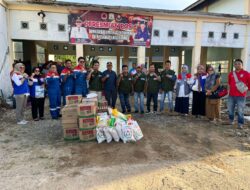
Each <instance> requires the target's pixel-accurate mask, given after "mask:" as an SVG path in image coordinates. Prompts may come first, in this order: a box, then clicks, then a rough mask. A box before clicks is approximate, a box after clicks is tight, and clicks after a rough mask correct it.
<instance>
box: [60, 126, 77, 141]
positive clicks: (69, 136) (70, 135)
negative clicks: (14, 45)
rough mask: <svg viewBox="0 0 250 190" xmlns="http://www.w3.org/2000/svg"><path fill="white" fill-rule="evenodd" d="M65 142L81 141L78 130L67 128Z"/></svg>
mask: <svg viewBox="0 0 250 190" xmlns="http://www.w3.org/2000/svg"><path fill="white" fill-rule="evenodd" d="M63 137H64V140H79V129H78V128H66V129H63Z"/></svg>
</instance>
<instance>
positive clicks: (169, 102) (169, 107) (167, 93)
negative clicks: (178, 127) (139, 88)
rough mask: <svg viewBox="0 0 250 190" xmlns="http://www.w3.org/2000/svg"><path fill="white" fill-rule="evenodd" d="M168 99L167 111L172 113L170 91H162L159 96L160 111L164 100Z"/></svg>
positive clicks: (171, 94) (171, 95) (162, 108)
mask: <svg viewBox="0 0 250 190" xmlns="http://www.w3.org/2000/svg"><path fill="white" fill-rule="evenodd" d="M166 96H167V98H168V109H169V111H173V107H174V106H173V92H172V91H168V92H165V91H163V92H162V94H161V102H160V111H163V110H164V102H165V98H166Z"/></svg>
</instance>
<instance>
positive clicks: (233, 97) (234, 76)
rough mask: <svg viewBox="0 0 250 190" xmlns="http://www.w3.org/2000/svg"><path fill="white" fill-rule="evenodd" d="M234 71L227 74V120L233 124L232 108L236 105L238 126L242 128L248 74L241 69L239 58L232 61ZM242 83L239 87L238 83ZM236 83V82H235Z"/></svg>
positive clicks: (249, 77) (248, 85) (249, 78)
mask: <svg viewBox="0 0 250 190" xmlns="http://www.w3.org/2000/svg"><path fill="white" fill-rule="evenodd" d="M234 68H235V71H232V72H230V73H229V75H228V85H229V97H228V112H229V122H230V124H231V125H233V124H234V114H235V112H234V109H235V106H236V105H237V111H238V128H239V129H242V128H243V125H244V108H245V105H246V95H247V91H248V89H250V74H249V73H248V72H247V71H245V70H244V69H243V62H242V60H241V59H236V60H235V62H234ZM240 82H241V83H242V84H241V86H242V87H239V86H240V85H239V83H240ZM237 83H238V84H237Z"/></svg>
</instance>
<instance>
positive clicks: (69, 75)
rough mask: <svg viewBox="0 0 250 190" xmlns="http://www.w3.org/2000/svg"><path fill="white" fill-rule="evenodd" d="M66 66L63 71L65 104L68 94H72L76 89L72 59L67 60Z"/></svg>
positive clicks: (62, 80)
mask: <svg viewBox="0 0 250 190" xmlns="http://www.w3.org/2000/svg"><path fill="white" fill-rule="evenodd" d="M65 66H66V67H65V68H64V69H63V70H62V72H61V76H60V78H61V82H62V90H63V105H65V104H66V96H68V95H72V94H73V91H74V82H75V81H74V80H75V79H74V73H73V70H72V62H71V60H70V59H68V60H66V61H65Z"/></svg>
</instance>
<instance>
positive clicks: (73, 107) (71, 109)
mask: <svg viewBox="0 0 250 190" xmlns="http://www.w3.org/2000/svg"><path fill="white" fill-rule="evenodd" d="M77 105H78V104H70V105H66V106H64V108H63V109H62V115H74V114H77Z"/></svg>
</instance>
